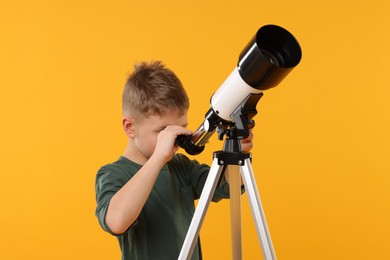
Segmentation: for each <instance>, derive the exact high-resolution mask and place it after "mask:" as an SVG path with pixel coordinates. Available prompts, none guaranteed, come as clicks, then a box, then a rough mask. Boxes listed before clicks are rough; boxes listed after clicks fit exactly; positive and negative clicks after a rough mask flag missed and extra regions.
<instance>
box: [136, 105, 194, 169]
mask: <svg viewBox="0 0 390 260" xmlns="http://www.w3.org/2000/svg"><path fill="white" fill-rule="evenodd" d="M169 125H179V126H182V127H184V128H186V127H187V125H188V122H187V111H186V112H185V113H184V115H182V114H181V113H179V112H178V111H172V112H167V113H165V114H164V115H161V116H159V115H150V116H148V117H146V118H142V119H138V120H137V121H135V122H134V125H133V130H134V131H133V135H132V136H131V137H132V139H133V148H134V149H133V151H132V155H133V156H134V157H135V158H133V159H134V160H137V162H138V163H140V164H144V163H145V162H146V161H147V160H148V159H149V158H150V157H151V156H152V154H153V152H154V149H155V148H156V143H157V136H158V134H159V133H160V132H161V131H162V130H164V129H165V128H166V127H167V126H169Z"/></svg>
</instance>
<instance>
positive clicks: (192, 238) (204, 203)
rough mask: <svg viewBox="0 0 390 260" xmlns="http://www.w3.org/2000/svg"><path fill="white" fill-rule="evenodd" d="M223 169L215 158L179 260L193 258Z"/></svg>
mask: <svg viewBox="0 0 390 260" xmlns="http://www.w3.org/2000/svg"><path fill="white" fill-rule="evenodd" d="M223 168H224V166H221V165H218V159H217V158H214V161H213V164H212V165H211V168H210V171H209V175H208V177H207V180H206V183H205V185H204V187H203V191H202V194H201V195H200V198H199V202H198V205H197V207H196V210H195V213H194V216H193V217H192V221H191V224H190V227H189V228H188V231H187V235H186V238H185V239H184V243H183V246H182V248H181V251H180V255H179V258H178V259H179V260H184V259H190V258H191V256H192V253H193V251H194V247H195V244H196V241H197V240H198V237H199V231H200V228H201V226H202V224H203V220H204V217H205V215H206V211H207V208H208V206H209V204H210V201H211V199H212V197H213V195H214V191H215V188H216V186H217V183H218V181H219V178H220V176H221V173H222V170H223Z"/></svg>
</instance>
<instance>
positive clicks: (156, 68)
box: [122, 61, 189, 119]
mask: <svg viewBox="0 0 390 260" xmlns="http://www.w3.org/2000/svg"><path fill="white" fill-rule="evenodd" d="M188 107H189V100H188V96H187V93H186V91H185V90H184V88H183V85H182V83H181V81H180V80H179V78H178V77H177V76H176V75H175V74H174V73H173V71H171V70H170V69H168V68H166V67H165V66H164V65H163V64H162V63H161V61H153V62H149V63H147V62H142V63H140V64H137V65H135V66H134V71H133V73H132V74H131V75H130V76H129V78H128V79H127V82H126V84H125V87H124V90H123V94H122V113H123V116H125V117H132V118H134V119H139V118H146V117H148V116H150V115H159V116H161V115H164V114H165V113H167V112H172V111H177V112H180V113H181V114H182V115H183V114H185V113H186V112H187V110H188Z"/></svg>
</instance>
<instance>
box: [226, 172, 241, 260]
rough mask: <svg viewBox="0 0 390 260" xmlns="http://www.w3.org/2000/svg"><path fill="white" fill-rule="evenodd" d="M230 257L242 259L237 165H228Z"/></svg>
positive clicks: (235, 259) (237, 259) (239, 189)
mask: <svg viewBox="0 0 390 260" xmlns="http://www.w3.org/2000/svg"><path fill="white" fill-rule="evenodd" d="M228 167H229V187H230V226H231V236H232V259H233V260H241V259H242V225H241V223H242V222H241V180H240V179H241V178H240V171H239V168H238V165H229V166H228Z"/></svg>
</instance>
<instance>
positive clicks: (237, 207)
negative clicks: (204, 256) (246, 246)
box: [178, 158, 276, 260]
mask: <svg viewBox="0 0 390 260" xmlns="http://www.w3.org/2000/svg"><path fill="white" fill-rule="evenodd" d="M223 167H224V166H221V165H218V158H214V161H213V164H212V166H211V168H210V171H209V176H208V177H207V180H206V183H205V186H204V188H203V191H202V194H201V196H200V199H199V202H198V206H197V208H196V210H195V214H194V216H193V218H192V221H191V224H190V227H189V228H188V232H187V235H186V238H185V240H184V243H183V246H182V249H181V251H180V255H179V258H178V259H179V260H188V259H190V258H191V256H192V253H193V250H194V247H195V244H196V241H197V240H198V236H199V231H200V228H201V225H202V223H203V220H204V217H205V215H206V211H207V208H208V206H209V204H210V201H211V199H212V197H213V194H214V191H215V188H216V186H217V183H218V181H219V178H220V176H221V173H222V171H223ZM239 169H240V170H241V175H242V179H243V181H244V185H245V190H246V193H247V196H248V200H249V204H250V207H251V211H252V216H253V218H254V220H255V224H256V231H257V235H258V237H259V240H260V243H261V248H262V250H263V255H264V259H266V260H276V255H275V251H274V248H273V245H272V240H271V236H270V233H269V231H268V226H267V222H266V219H265V214H264V211H263V207H262V204H261V200H260V196H259V192H258V189H257V186H256V181H255V178H254V174H253V169H252V163H251V161H250V159H249V158H248V159H245V163H244V165H242V166H240V168H239ZM229 171H230V193H231V194H230V197H231V198H230V200H231V202H230V205H231V210H230V213H231V227H232V246H233V259H234V260H240V259H242V242H241V237H242V235H241V233H242V232H241V197H240V194H241V185H240V175H239V174H238V166H236V165H229Z"/></svg>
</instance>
